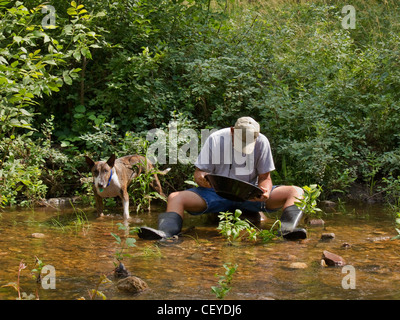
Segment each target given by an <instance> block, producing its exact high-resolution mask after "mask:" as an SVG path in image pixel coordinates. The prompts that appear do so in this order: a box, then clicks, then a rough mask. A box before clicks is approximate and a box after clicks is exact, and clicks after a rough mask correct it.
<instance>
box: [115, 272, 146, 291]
mask: <svg viewBox="0 0 400 320" xmlns="http://www.w3.org/2000/svg"><path fill="white" fill-rule="evenodd" d="M148 287H149V286H148V285H147V283H146V282H145V281H143V280H142V279H140V278H138V277H135V276H129V277H127V278H123V279H121V280H119V281H118V282H117V288H118V290H121V291H124V292H128V293H138V292H142V291H144V290H146V289H147V288H148Z"/></svg>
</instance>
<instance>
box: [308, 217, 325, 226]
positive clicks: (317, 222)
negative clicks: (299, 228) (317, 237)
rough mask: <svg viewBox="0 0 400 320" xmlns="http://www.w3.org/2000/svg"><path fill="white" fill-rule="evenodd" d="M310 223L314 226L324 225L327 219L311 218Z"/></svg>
mask: <svg viewBox="0 0 400 320" xmlns="http://www.w3.org/2000/svg"><path fill="white" fill-rule="evenodd" d="M308 224H309V225H310V226H313V227H323V226H324V225H325V221H324V220H322V219H311V220H309V221H308Z"/></svg>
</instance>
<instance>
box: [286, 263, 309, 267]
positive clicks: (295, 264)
mask: <svg viewBox="0 0 400 320" xmlns="http://www.w3.org/2000/svg"><path fill="white" fill-rule="evenodd" d="M307 267H308V266H307V264H306V263H304V262H292V263H291V264H290V265H289V268H290V269H306V268H307Z"/></svg>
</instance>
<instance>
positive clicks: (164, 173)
mask: <svg viewBox="0 0 400 320" xmlns="http://www.w3.org/2000/svg"><path fill="white" fill-rule="evenodd" d="M170 170H171V168H167V169H165V170H163V171H159V172H157V173H158V174H161V175H166V174H167V173H168V172H169V171H170Z"/></svg>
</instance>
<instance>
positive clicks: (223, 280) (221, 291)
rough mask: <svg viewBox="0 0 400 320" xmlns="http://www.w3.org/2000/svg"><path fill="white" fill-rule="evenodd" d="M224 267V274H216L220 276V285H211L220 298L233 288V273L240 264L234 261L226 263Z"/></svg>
mask: <svg viewBox="0 0 400 320" xmlns="http://www.w3.org/2000/svg"><path fill="white" fill-rule="evenodd" d="M223 267H224V269H225V273H224V275H222V276H220V275H218V274H216V275H215V276H216V277H217V278H219V280H218V286H212V287H211V291H212V292H213V293H214V294H215V296H216V297H217V298H218V299H221V300H222V299H224V298H225V296H226V294H227V293H228V292H229V291H230V290H231V289H232V287H231V282H232V280H233V275H234V274H235V272H236V270H237V268H238V265H237V264H232V263H224V265H223Z"/></svg>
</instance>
